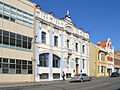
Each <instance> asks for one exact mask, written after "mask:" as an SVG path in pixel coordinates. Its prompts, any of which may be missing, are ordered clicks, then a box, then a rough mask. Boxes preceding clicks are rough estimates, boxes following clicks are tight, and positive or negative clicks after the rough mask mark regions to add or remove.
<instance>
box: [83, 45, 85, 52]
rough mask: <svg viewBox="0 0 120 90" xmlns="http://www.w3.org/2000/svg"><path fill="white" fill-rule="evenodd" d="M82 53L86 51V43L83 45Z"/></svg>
mask: <svg viewBox="0 0 120 90" xmlns="http://www.w3.org/2000/svg"><path fill="white" fill-rule="evenodd" d="M82 53H85V45H83V46H82Z"/></svg>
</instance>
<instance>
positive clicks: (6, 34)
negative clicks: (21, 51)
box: [3, 31, 9, 45]
mask: <svg viewBox="0 0 120 90" xmlns="http://www.w3.org/2000/svg"><path fill="white" fill-rule="evenodd" d="M3 44H7V45H9V32H7V31H3Z"/></svg>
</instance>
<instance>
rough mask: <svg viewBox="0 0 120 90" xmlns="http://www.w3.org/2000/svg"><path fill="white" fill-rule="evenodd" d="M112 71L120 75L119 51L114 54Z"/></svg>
mask: <svg viewBox="0 0 120 90" xmlns="http://www.w3.org/2000/svg"><path fill="white" fill-rule="evenodd" d="M114 69H115V72H118V73H120V51H115V52H114Z"/></svg>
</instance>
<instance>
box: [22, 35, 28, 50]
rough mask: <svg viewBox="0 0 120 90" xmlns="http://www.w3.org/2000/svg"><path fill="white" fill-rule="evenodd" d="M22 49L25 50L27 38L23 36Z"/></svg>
mask: <svg viewBox="0 0 120 90" xmlns="http://www.w3.org/2000/svg"><path fill="white" fill-rule="evenodd" d="M22 47H23V48H27V37H26V36H23V42H22Z"/></svg>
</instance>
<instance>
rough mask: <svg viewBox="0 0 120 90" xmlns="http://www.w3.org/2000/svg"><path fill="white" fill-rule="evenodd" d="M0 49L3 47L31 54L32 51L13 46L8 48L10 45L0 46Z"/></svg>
mask: <svg viewBox="0 0 120 90" xmlns="http://www.w3.org/2000/svg"><path fill="white" fill-rule="evenodd" d="M0 47H5V48H11V49H17V50H23V51H29V52H32V49H26V48H21V47H15V46H10V45H5V44H0Z"/></svg>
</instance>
